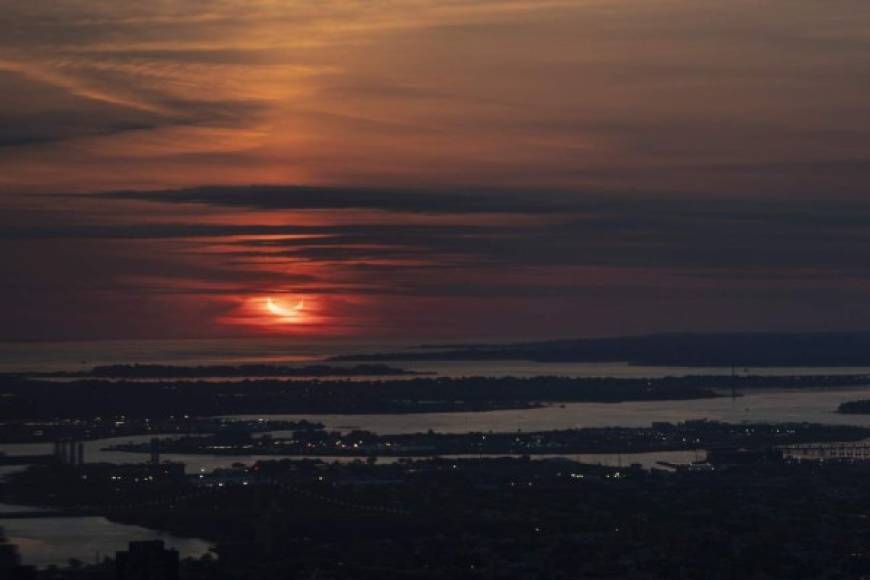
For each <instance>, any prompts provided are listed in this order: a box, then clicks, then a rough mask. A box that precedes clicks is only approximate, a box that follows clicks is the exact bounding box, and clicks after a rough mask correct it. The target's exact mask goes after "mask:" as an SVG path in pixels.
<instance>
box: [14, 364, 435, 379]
mask: <svg viewBox="0 0 870 580" xmlns="http://www.w3.org/2000/svg"><path fill="white" fill-rule="evenodd" d="M420 374H424V373H420V372H417V371H411V370H407V369H400V368H396V367H392V366H388V365H385V364H358V365H354V366H337V365H322V364H319V365H305V366H288V365H268V364H247V365H204V366H178V365H157V364H123V365H108V366H98V367H94V368H93V369H91V370H90V371H84V372H55V373H39V374H34V375H30V376H39V377H94V378H121V379H169V378H178V379H185V378H209V377H375V376H383V377H386V376H402V375H420Z"/></svg>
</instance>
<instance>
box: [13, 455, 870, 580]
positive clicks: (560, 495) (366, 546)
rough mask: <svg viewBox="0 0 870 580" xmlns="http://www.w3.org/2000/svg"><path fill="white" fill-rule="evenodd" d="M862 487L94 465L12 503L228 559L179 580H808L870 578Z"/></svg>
mask: <svg viewBox="0 0 870 580" xmlns="http://www.w3.org/2000/svg"><path fill="white" fill-rule="evenodd" d="M147 469H151V470H152V473H154V475H153V476H149V477H142V476H141V474H142V473H145V472H146V470H147ZM83 475H84V476H86V478H85V477H83ZM868 478H870V463H867V462H858V463H851V462H832V461H831V462H824V463H819V462H812V461H802V462H787V461H762V462H760V463H753V464H743V465H741V464H734V465H729V466H727V468H722V469H718V468H716V469H708V470H697V471H696V470H690V469H686V470H678V471H677V472H675V473H666V472H662V471H654V472H648V471H643V470H641V469H637V468H631V467H629V468H615V467H614V468H611V467H601V466H592V465H582V464H577V463H574V462H571V461H563V460H545V461H537V460H530V459H528V458H513V459H511V458H501V459H450V460H438V459H435V460H427V461H415V462H407V463H394V464H385V465H382V464H366V463H357V464H326V463H322V462H317V461H310V460H309V461H264V462H260V463H258V464H256V465H254V466H252V467H250V468H245V469H238V470H227V472H225V473H220V474H215V475H214V477H213V478H212V477H210V476H205V478H202V479H201V478H199V477H198V476H197V477H184V476H178V475H174V474H173V472H172V471H171V470H169V469H165V470H164V469H163V466H157V467H153V466H152V467H150V468H149V467H148V466H136V467H135V468H134V466H111V465H96V464H95V465H85V466H82V467H73V466H42V467H36V468H34V469H32V470H30V471H27V472H24V473H21V474H16V475H13V476H11V477H10V482H9V483H8V484H7V485H6V486H5V487H6V495H5V496H4V497H5V498H6V500H7V501H15V502H17V503H22V504H28V503H29V504H31V505H33V504H40V505H47V504H48V505H53V506H57V507H71V508H77V509H79V510H81V509H83V507H82V506H85V508H86V509H88V510H91V512H92V513H100V514H104V515H106V516H107V517H109V518H110V519H112V520H114V521H120V522H125V523H131V524H138V525H143V526H147V527H150V528H155V529H160V530H167V531H171V532H174V533H175V534H178V535H186V536H194V537H200V538H205V539H208V540H210V541H213V542H215V543H217V544H218V549H217V553H218V556H219V557H218V558H217V559H212V560H208V561H200V562H198V563H197V566H193V565H192V564H189V565H188V566H187V567H186V568H185V570H184V574H185V575H184V576H183V578H184V579H185V580H214V579H217V578H220V579H222V580H223V579H229V580H263V579H272V578H330V579H334V580H360V579H366V580H368V579H371V580H374V579H378V580H398V579H403V580H407V579H410V578H415V579H420V580H448V579H449V580H454V579H457V578H461V579H468V580H485V579H491V578H492V579H498V580H508V579H515V578H550V579H553V580H573V579H576V578H590V579H591V578H599V579H600V578H620V579H626V580H629V579H630V580H652V579H658V580H666V579H667V580H671V579H674V578H686V579H701V578H703V579H708V580H728V579H734V578H747V579H748V578H789V579H806V580H810V579H819V578H830V579H833V578H863V577H866V576H867V575H868V574H870V554H868V553H867V550H866V546H867V545H868V544H870V526H867V518H866V514H867V513H870V494H868V493H867V483H866V482H867V481H868ZM82 559H85V560H87V559H89V554H82ZM91 572H93V575H90V574H91ZM99 572H100V571H99V570H98V569H97V567H94V568H93V569H86V570H71V571H69V572H68V573H67V572H54V573H53V575H52V576H51V578H52V580H97V579H101V580H103V579H104V578H105V577H104V576H100V575H99Z"/></svg>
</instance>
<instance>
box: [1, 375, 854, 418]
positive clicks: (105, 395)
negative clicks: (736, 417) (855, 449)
mask: <svg viewBox="0 0 870 580" xmlns="http://www.w3.org/2000/svg"><path fill="white" fill-rule="evenodd" d="M868 384H870V377H868V376H866V375H830V376H799V377H783V376H776V377H762V376H737V377H730V376H690V377H667V378H660V379H627V378H567V377H533V378H514V377H499V378H491V377H468V378H444V377H438V378H434V377H431V378H430V377H427V378H422V377H418V378H413V379H397V380H382V381H381V380H332V381H330V380H320V379H311V380H304V379H303V380H265V379H263V380H243V381H220V382H213V381H194V380H187V381H185V380H172V381H164V380H154V381H146V382H142V381H125V380H118V381H113V380H101V379H85V380H78V381H69V382H57V381H49V380H34V379H25V378H21V377H13V376H6V377H0V420H2V421H15V420H17V421H21V420H45V419H69V418H75V419H82V418H85V419H86V418H93V417H139V418H148V419H152V420H153V419H160V418H165V417H182V416H185V415H187V416H191V417H205V416H215V415H240V414H257V415H270V414H273V415H274V414H292V413H306V414H314V413H334V414H371V413H427V412H451V411H489V410H495V409H523V408H530V407H535V406H539V405H542V404H546V403H558V402H599V403H618V402H624V401H667V400H690V399H704V398H714V397H717V396H722V395H721V394H720V393H721V392H722V390H727V391H728V392H731V389H735V390H737V391H741V390H750V389H758V388H793V389H802V388H820V387H842V386H863V385H868ZM717 390H718V392H717Z"/></svg>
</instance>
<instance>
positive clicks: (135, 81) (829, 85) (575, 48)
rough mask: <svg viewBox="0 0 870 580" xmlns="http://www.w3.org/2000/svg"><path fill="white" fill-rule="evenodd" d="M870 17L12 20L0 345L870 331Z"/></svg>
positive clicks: (5, 81)
mask: <svg viewBox="0 0 870 580" xmlns="http://www.w3.org/2000/svg"><path fill="white" fill-rule="evenodd" d="M868 97H870V4H867V2H866V1H864V0H834V1H829V2H822V1H820V0H766V1H762V2H759V1H757V0H755V1H749V0H730V1H728V2H707V1H698V0H606V1H597V0H573V1H568V0H476V1H475V0H467V1H458V0H321V1H318V2H310V1H307V0H280V1H278V0H214V1H199V0H172V1H170V0H157V1H154V2H130V1H126V0H123V1H118V0H114V1H103V0H53V1H51V2H48V1H39V0H30V1H23V0H11V1H10V2H7V3H5V4H4V10H3V11H2V13H0V272H2V276H0V340H67V339H70V340H72V339H103V338H173V339H174V338H214V337H239V336H252V337H253V336H279V337H280V336H286V337H288V338H292V339H300V340H303V339H307V338H317V339H324V338H333V337H335V338H339V337H341V338H346V337H356V338H362V339H366V338H372V339H374V338H383V337H399V338H409V339H421V340H422V339H446V340H468V339H475V340H477V339H486V340H490V339H491V340H523V339H537V338H557V337H585V336H613V335H624V334H639V333H649V332H670V331H697V332H707V331H804V330H816V331H833V330H858V329H861V330H866V329H870V300H868V298H870V294H868V291H870V199H868V195H867V190H868V186H870V98H868Z"/></svg>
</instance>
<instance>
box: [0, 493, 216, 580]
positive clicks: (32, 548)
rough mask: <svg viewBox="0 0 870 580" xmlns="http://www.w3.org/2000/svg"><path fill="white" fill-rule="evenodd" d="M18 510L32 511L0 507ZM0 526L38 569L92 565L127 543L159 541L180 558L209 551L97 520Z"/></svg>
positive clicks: (198, 543)
mask: <svg viewBox="0 0 870 580" xmlns="http://www.w3.org/2000/svg"><path fill="white" fill-rule="evenodd" d="M22 509H27V510H32V509H33V508H28V507H26V506H15V505H9V504H0V512H2V511H19V510H22ZM0 525H2V527H3V529H4V530H5V532H6V536H7V538H8V539H9V541H10V542H12V543H13V544H16V545H18V550H19V552H20V553H21V559H22V560H23V561H24V563H25V564H30V565H33V566H38V567H45V566H50V565H52V564H54V565H58V566H63V565H66V564H67V563H68V562H69V559H70V558H77V559H79V560H83V561H88V562H93V561H96V559H97V558H101V557H103V556H107V555H108V556H112V557H114V553H115V552H116V551H118V550H125V549H126V548H127V544H128V542H131V541H141V540H163V541H164V542H165V543H166V545H167V546H168V547H171V548H175V549H176V550H178V552H179V554H180V555H181V557H182V558H186V557H193V558H199V557H200V556H203V555H205V554H206V553H208V551H209V548H211V544H209V543H208V542H205V541H203V540H198V539H196V538H179V537H177V536H173V535H171V534H164V533H160V532H156V531H154V530H149V529H146V528H142V527H139V526H128V525H124V524H117V523H114V522H110V521H109V520H107V519H106V518H101V517H85V518H34V519H20V520H17V519H15V520H0Z"/></svg>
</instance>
